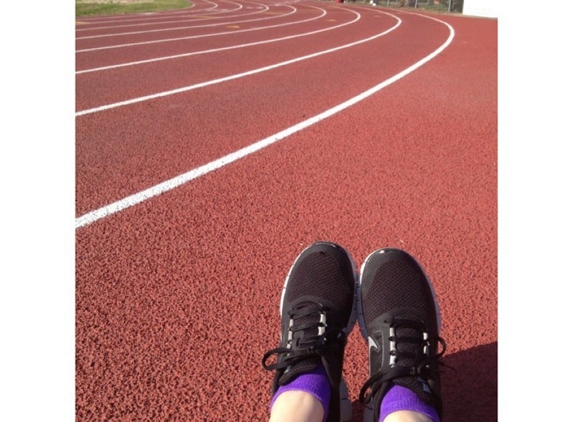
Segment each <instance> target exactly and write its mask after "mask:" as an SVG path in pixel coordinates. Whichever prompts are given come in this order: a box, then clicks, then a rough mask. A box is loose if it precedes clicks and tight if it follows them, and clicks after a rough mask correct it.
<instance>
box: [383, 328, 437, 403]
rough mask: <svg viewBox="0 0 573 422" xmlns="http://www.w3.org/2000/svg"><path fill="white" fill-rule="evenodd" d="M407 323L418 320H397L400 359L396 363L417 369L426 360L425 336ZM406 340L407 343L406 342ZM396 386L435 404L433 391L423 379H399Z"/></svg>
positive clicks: (414, 377) (396, 379)
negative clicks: (424, 349)
mask: <svg viewBox="0 0 573 422" xmlns="http://www.w3.org/2000/svg"><path fill="white" fill-rule="evenodd" d="M407 321H414V322H413V323H414V324H416V322H415V321H416V319H411V318H404V319H402V321H401V318H397V319H396V322H398V326H397V327H395V331H394V335H395V336H396V337H397V338H398V340H399V341H398V342H397V344H396V348H397V353H398V359H397V361H396V364H397V366H404V367H416V366H418V365H419V364H420V363H421V362H422V359H424V356H422V355H421V354H422V353H423V346H422V345H421V343H422V342H423V341H424V334H423V332H422V331H421V329H416V328H412V327H411V326H409V325H408V322H407ZM401 322H405V323H406V325H401ZM405 339H406V341H404V340H405ZM393 382H394V384H397V385H401V386H402V387H406V388H408V389H410V390H412V391H413V392H414V393H416V395H417V396H418V397H420V399H422V400H424V401H425V402H427V403H430V404H433V403H434V398H433V395H432V390H431V389H430V386H429V385H428V383H427V382H426V381H425V380H424V379H423V378H421V377H416V376H406V377H399V378H395V379H394V380H393Z"/></svg>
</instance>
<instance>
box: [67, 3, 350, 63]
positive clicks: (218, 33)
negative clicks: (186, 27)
mask: <svg viewBox="0 0 573 422" xmlns="http://www.w3.org/2000/svg"><path fill="white" fill-rule="evenodd" d="M354 13H356V12H354ZM243 16H246V14H245V15H243ZM315 19H317V18H316V17H312V18H309V19H303V20H300V21H294V22H285V23H280V24H277V25H269V26H258V27H255V28H249V29H239V30H234V31H226V32H214V33H211V34H201V35H189V36H187V37H177V38H165V39H161V40H153V41H141V42H135V43H127V44H116V45H106V46H103V47H93V48H84V49H81V50H76V53H86V52H91V51H101V50H111V49H114V48H125V47H134V46H138V45H148V44H160V43H164V42H172V41H183V40H195V39H198V38H208V37H218V36H220V35H229V34H240V33H242V32H253V31H262V30H265V29H274V28H280V27H282V26H288V25H296V24H299V23H304V22H310V21H313V20H315Z"/></svg>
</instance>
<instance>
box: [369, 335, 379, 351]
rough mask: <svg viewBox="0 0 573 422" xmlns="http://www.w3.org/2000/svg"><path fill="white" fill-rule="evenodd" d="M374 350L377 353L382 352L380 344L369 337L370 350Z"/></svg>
mask: <svg viewBox="0 0 573 422" xmlns="http://www.w3.org/2000/svg"><path fill="white" fill-rule="evenodd" d="M372 348H374V349H375V350H376V351H377V352H379V351H380V346H378V343H376V341H375V340H374V339H373V338H372V337H370V336H368V350H371V349H372Z"/></svg>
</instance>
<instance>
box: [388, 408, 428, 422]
mask: <svg viewBox="0 0 573 422" xmlns="http://www.w3.org/2000/svg"><path fill="white" fill-rule="evenodd" d="M383 422H432V420H431V419H430V418H428V417H426V416H424V415H422V414H421V413H418V412H411V411H409V410H399V411H397V412H393V413H390V414H389V415H388V416H386V418H385V419H384V421H383Z"/></svg>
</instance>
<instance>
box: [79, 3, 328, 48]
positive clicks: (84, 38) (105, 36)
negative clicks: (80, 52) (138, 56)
mask: <svg viewBox="0 0 573 422" xmlns="http://www.w3.org/2000/svg"><path fill="white" fill-rule="evenodd" d="M286 7H289V8H290V9H292V10H291V11H290V12H288V13H285V14H280V15H273V16H266V17H264V18H257V19H247V20H244V21H228V22H217V23H209V24H206V25H189V26H178V27H176V28H162V29H149V30H142V31H133V32H120V33H114V34H101V35H89V36H87V37H77V38H76V41H78V40H91V39H94V38H107V37H123V36H126V35H141V34H150V33H153V32H168V31H180V30H183V29H197V28H211V27H214V26H225V25H236V24H238V23H248V22H258V21H267V20H271V19H278V18H284V17H286V16H290V15H292V14H293V13H296V12H297V8H296V7H292V6H289V5H286ZM311 7H313V6H311ZM315 9H317V8H316V7H315ZM268 10H269V8H268V7H267V8H266V9H263V10H261V11H259V12H257V13H265V12H267V11H268ZM247 15H250V13H248V14H244V15H239V16H225V18H234V17H237V18H242V17H243V16H247ZM194 22H196V21H194Z"/></svg>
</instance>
